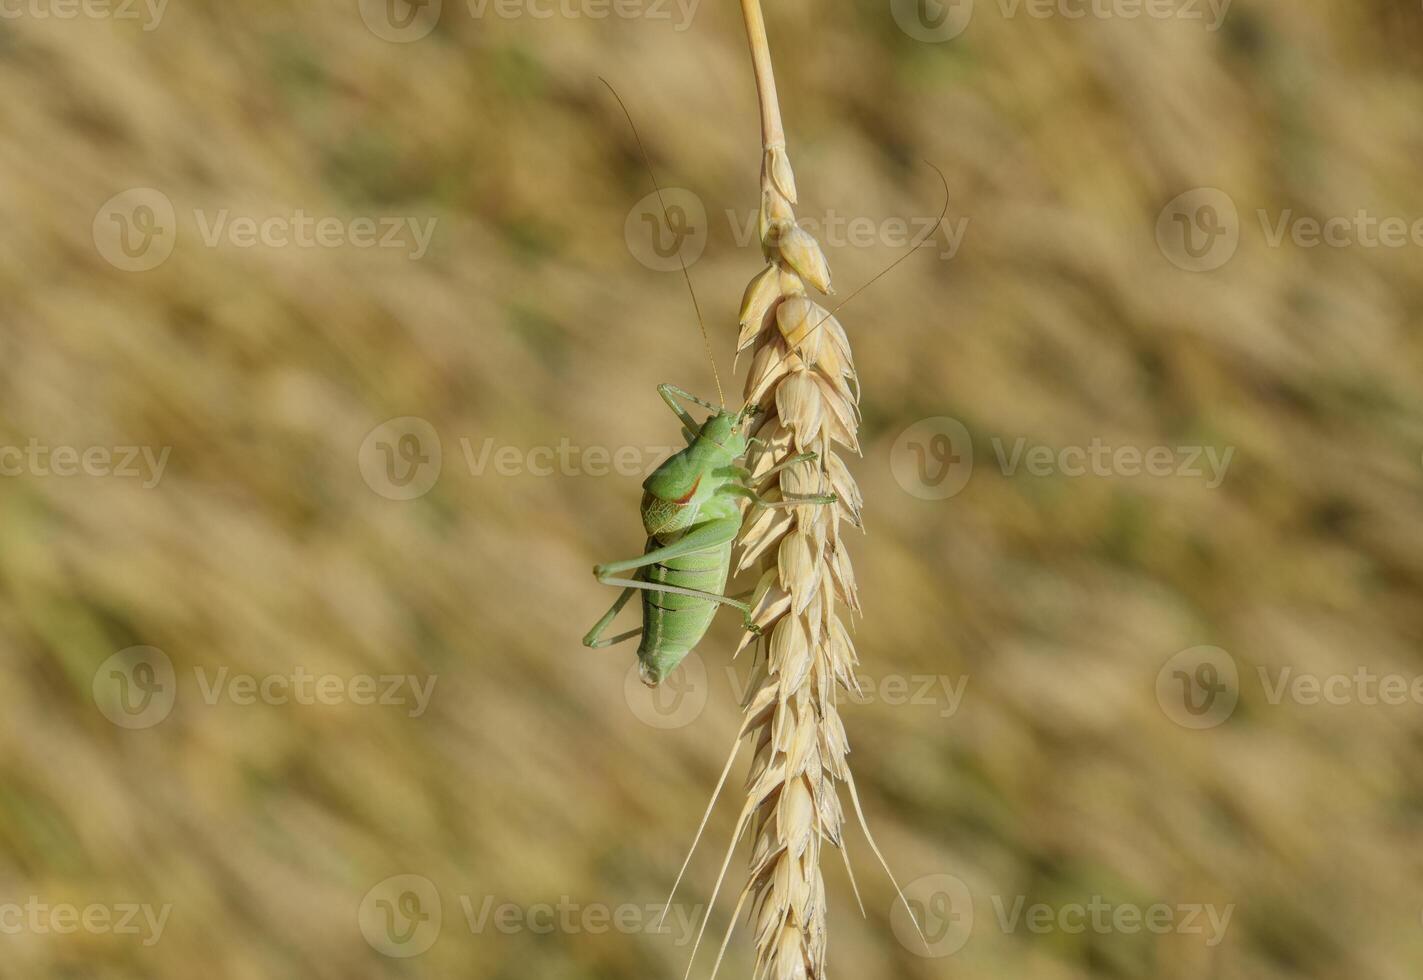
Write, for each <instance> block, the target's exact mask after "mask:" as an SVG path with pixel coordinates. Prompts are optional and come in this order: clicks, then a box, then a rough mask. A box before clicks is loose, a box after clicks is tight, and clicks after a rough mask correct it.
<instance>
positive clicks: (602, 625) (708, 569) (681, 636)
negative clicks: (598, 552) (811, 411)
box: [583, 384, 836, 685]
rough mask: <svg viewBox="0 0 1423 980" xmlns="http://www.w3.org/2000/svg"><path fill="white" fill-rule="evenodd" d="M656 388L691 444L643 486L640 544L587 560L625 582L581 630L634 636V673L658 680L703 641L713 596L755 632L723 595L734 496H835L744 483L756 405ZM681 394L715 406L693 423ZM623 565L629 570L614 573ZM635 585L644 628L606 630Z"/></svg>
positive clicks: (611, 581)
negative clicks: (643, 542)
mask: <svg viewBox="0 0 1423 980" xmlns="http://www.w3.org/2000/svg"><path fill="white" fill-rule="evenodd" d="M657 391H658V394H660V395H661V396H662V400H663V401H665V402H666V403H667V405H668V407H670V408H671V409H672V411H674V412H676V413H677V417H678V418H679V419H681V420H682V425H683V426H685V428H686V432H687V433H688V446H687V448H686V449H684V450H682V451H681V452H679V453H677V454H676V455H674V456H672V457H671V458H670V459H668V460H667V461H666V462H665V463H663V464H662V465H661V466H659V467H658V468H657V470H656V471H655V472H654V473H653V474H652V475H651V476H650V477H648V478H647V481H646V482H645V483H643V485H642V487H643V490H644V494H643V498H642V524H643V528H644V529H645V530H646V531H647V535H648V538H647V546H646V548H645V549H644V551H643V553H642V554H641V555H640V556H639V557H637V558H631V559H628V560H627V561H619V562H613V563H611V564H608V565H598V566H597V567H595V568H594V569H593V574H594V575H596V576H597V578H598V581H599V582H602V583H603V584H604V585H616V586H622V587H623V592H622V594H621V595H620V596H618V599H617V601H616V602H614V603H613V605H612V608H610V609H609V610H608V611H607V613H606V614H604V616H603V618H602V619H600V620H598V622H597V624H596V625H594V627H593V628H592V629H591V630H590V631H589V632H588V635H587V636H585V637H584V638H583V643H584V644H585V645H587V646H590V647H606V646H611V645H613V644H614V643H620V642H622V641H624V640H630V639H632V638H633V637H635V636H639V635H640V636H641V637H642V643H641V644H640V645H639V646H638V650H637V658H638V661H639V665H640V667H639V672H640V673H641V675H642V679H643V681H644V682H645V683H647V684H649V685H656V684H659V683H661V682H662V681H663V680H664V679H665V678H666V677H667V675H668V674H670V673H671V672H672V671H673V670H675V669H676V667H677V665H678V664H680V663H681V662H682V660H683V658H685V657H686V656H687V654H688V653H690V652H691V651H692V648H693V647H695V646H696V645H697V644H698V643H699V642H701V639H702V637H703V636H705V635H706V632H707V630H708V629H709V628H710V627H711V621H712V618H713V617H714V616H715V615H716V609H717V606H718V605H726V606H731V607H732V608H734V609H738V610H740V611H741V614H742V616H743V617H744V623H743V625H744V626H745V627H746V629H748V630H751V631H753V632H759V630H758V628H757V627H756V624H755V623H754V622H752V620H751V607H750V606H749V605H748V604H747V603H746V602H744V601H743V600H742V599H740V598H737V597H733V596H727V595H723V594H722V592H723V590H724V589H725V588H726V579H727V575H728V574H729V572H730V570H731V547H732V543H733V542H734V541H735V540H736V535H737V533H738V532H739V531H740V530H741V520H742V513H741V503H740V500H739V499H738V498H742V499H749V500H751V501H752V507H753V508H761V507H783V506H800V505H805V504H831V503H834V502H835V500H836V498H835V497H834V495H825V496H802V497H789V498H787V499H784V500H778V501H775V502H774V503H768V502H767V501H765V500H763V499H762V498H761V497H760V496H759V495H758V494H757V493H756V491H755V490H754V489H753V488H752V487H751V485H750V484H751V472H750V471H749V470H747V469H746V468H745V467H744V466H742V465H741V461H742V459H743V458H744V457H745V455H746V452H747V450H748V449H749V448H750V446H751V444H752V443H753V441H754V440H753V439H751V438H750V437H748V436H747V434H746V431H745V430H746V426H747V424H748V423H749V422H750V421H751V420H752V419H753V418H754V417H755V415H756V414H757V413H756V411H755V409H754V407H747V408H743V409H742V410H741V411H739V412H729V411H727V410H726V409H725V408H721V409H718V408H716V407H715V406H713V405H711V404H709V403H707V402H704V401H702V400H701V399H700V398H697V397H696V396H695V395H691V394H689V393H687V392H685V391H683V390H682V389H680V388H676V387H674V386H672V385H667V384H664V385H659V386H658V388H657ZM678 398H682V399H685V400H687V401H691V402H694V403H696V404H698V405H700V406H702V407H703V408H707V409H710V410H711V411H712V413H713V414H712V416H711V417H710V418H708V419H707V420H706V422H704V423H702V424H700V425H698V424H697V422H696V420H695V419H693V418H692V416H691V415H690V414H688V412H687V411H686V409H684V408H683V407H682V406H681V405H680V404H678V401H677V399H678ZM814 459H815V454H814V453H804V454H801V455H798V456H792V457H790V458H789V459H787V460H785V461H784V462H782V463H780V464H779V465H777V466H776V467H774V468H773V469H771V470H768V471H767V472H766V473H765V474H763V476H770V475H771V474H773V473H775V472H777V471H779V470H782V469H785V468H786V467H788V466H793V465H795V464H797V463H802V462H808V461H811V460H814ZM623 572H632V573H633V576H632V577H631V578H616V577H614V576H616V575H618V574H619V573H623ZM637 590H641V591H642V592H643V599H642V623H643V625H642V628H641V629H636V630H632V631H631V632H628V633H623V634H622V635H620V636H615V637H613V638H612V639H609V640H604V639H602V635H603V632H604V630H606V629H607V628H608V625H609V624H610V623H612V621H613V618H614V617H616V616H617V614H618V613H619V612H620V611H621V610H622V608H623V606H625V605H627V603H628V600H629V599H631V598H632V595H633V592H634V591H637Z"/></svg>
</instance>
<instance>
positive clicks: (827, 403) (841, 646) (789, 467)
mask: <svg viewBox="0 0 1423 980" xmlns="http://www.w3.org/2000/svg"><path fill="white" fill-rule="evenodd" d="M741 9H742V14H743V16H744V18H745V21H746V33H747V37H748V39H749V41H750V44H751V57H752V64H753V66H754V68H755V72H756V88H757V93H758V96H759V101H760V109H761V140H762V150H763V153H762V162H761V206H760V222H759V229H760V235H761V244H762V249H763V251H764V253H765V256H766V260H767V265H766V268H765V269H764V270H763V271H762V272H761V273H760V274H759V275H757V276H756V277H755V278H754V279H753V280H752V281H751V284H750V285H749V286H748V287H747V289H746V294H745V297H744V298H743V300H742V304H741V315H740V335H739V337H738V339H737V344H736V349H737V353H738V355H740V354H741V353H742V352H744V351H747V350H751V351H752V352H753V353H752V359H751V368H750V372H749V374H748V377H747V380H746V400H747V404H748V405H754V406H757V407H758V408H759V409H760V410H761V412H762V415H761V421H760V424H759V426H758V428H757V432H756V435H757V437H758V438H759V439H760V440H761V443H760V444H758V445H757V447H756V448H754V449H753V451H752V453H751V455H750V469H751V471H752V474H753V476H754V477H755V480H754V481H753V483H754V485H755V488H756V490H757V493H758V494H759V495H760V496H761V497H762V498H764V499H765V500H767V501H769V502H776V503H779V504H781V506H776V507H766V508H764V509H761V510H759V511H757V512H753V514H752V515H751V518H750V520H749V521H748V523H747V525H746V527H745V528H744V529H743V532H742V537H741V542H740V544H741V557H740V563H739V568H738V571H740V570H744V569H746V568H749V567H751V566H752V565H756V564H758V563H759V564H760V566H761V569H762V573H761V577H760V581H759V583H758V584H757V587H756V591H755V593H754V598H753V601H752V609H753V615H754V618H755V621H756V624H757V625H758V626H759V627H760V629H761V632H760V633H759V634H754V633H747V634H746V636H745V638H744V639H743V641H742V644H741V649H745V648H746V647H747V646H749V645H751V644H752V643H753V642H754V643H755V644H756V648H757V652H758V656H757V657H756V658H755V661H754V663H753V665H752V668H751V679H750V684H749V685H748V688H747V700H746V704H745V705H744V706H743V708H744V719H743V724H742V732H741V737H743V738H745V739H747V740H748V741H749V742H750V743H751V745H752V751H753V757H752V764H751V771H750V774H749V776H748V778H747V784H746V785H747V796H746V801H745V804H744V806H743V807H742V810H741V813H740V816H739V818H738V820H737V824H736V830H735V832H734V834H733V837H732V847H734V846H735V845H736V842H737V841H738V840H739V839H740V838H741V837H742V836H743V835H744V834H746V833H748V832H749V833H750V836H751V840H752V848H751V863H750V873H749V876H748V881H747V883H746V886H745V888H743V889H742V892H741V895H740V897H739V898H738V900H737V904H736V910H737V911H736V913H733V916H732V924H731V925H730V926H728V929H727V937H728V938H729V937H730V933H731V928H732V927H734V924H735V920H736V915H737V914H739V912H740V910H741V909H742V908H743V907H745V906H746V904H747V903H748V902H749V903H750V922H751V926H752V929H753V937H754V941H755V944H756V965H755V970H754V973H753V976H754V977H755V978H757V980H760V978H769V980H817V978H821V977H824V976H825V973H826V971H825V961H826V945H827V932H826V921H825V917H826V903H825V882H824V879H823V877H822V875H821V872H820V856H821V846H822V845H823V844H825V843H829V844H831V845H832V846H834V847H836V848H839V849H840V850H841V851H842V854H843V851H844V848H843V841H842V834H841V830H842V824H843V822H844V813H843V811H842V809H841V806H840V798H839V794H838V792H837V789H838V785H839V783H844V784H845V785H846V788H847V789H848V790H849V791H850V794H851V799H852V800H853V802H854V805H855V812H856V815H857V816H858V817H859V820H860V823H861V826H862V827H863V826H864V816H863V813H862V812H861V809H860V804H859V799H858V794H857V793H856V790H855V784H854V781H853V778H852V777H851V775H850V770H849V766H848V765H847V763H846V756H847V754H848V753H849V746H848V744H847V742H846V738H845V729H844V726H843V725H842V724H841V722H840V716H839V712H838V710H837V708H836V692H837V688H839V687H844V688H845V689H847V690H848V691H851V692H855V693H859V685H858V682H857V681H856V679H855V674H854V668H855V666H856V664H857V663H858V659H857V657H856V655H855V647H854V644H853V642H852V641H851V639H850V633H849V630H848V629H847V628H846V625H845V622H844V619H843V618H842V615H841V613H842V612H846V613H847V614H848V613H849V612H858V611H859V607H860V603H859V597H858V593H857V590H856V586H855V574H854V570H853V569H852V567H851V565H850V557H849V554H848V552H847V551H846V549H845V545H844V542H843V540H842V538H841V532H842V530H844V529H845V528H847V527H849V526H855V527H859V526H860V525H861V518H860V510H861V505H862V500H861V497H860V491H859V488H858V487H857V486H856V485H855V481H854V478H853V477H851V476H850V471H849V469H848V468H847V467H846V466H845V463H844V461H843V460H842V459H841V457H840V453H841V452H842V451H849V452H853V453H858V452H859V437H858V430H859V425H860V411H859V382H858V378H857V376H856V373H855V365H854V361H853V360H852V358H851V354H850V344H849V340H848V338H847V337H846V335H845V330H844V328H843V327H842V326H841V325H840V322H839V321H838V320H836V319H835V317H834V316H833V315H832V314H831V313H830V312H828V311H826V310H825V309H823V308H822V307H821V306H820V305H819V304H817V303H816V302H815V301H814V300H812V299H811V298H810V297H809V296H808V295H807V286H810V287H813V288H814V289H815V290H817V291H818V292H820V293H830V292H831V291H832V290H831V286H830V269H829V266H828V265H827V263H826V261H825V255H824V253H823V252H822V251H821V248H820V245H819V243H818V242H816V240H815V239H814V237H812V236H811V235H810V234H809V233H808V232H807V231H806V230H805V229H804V228H802V227H801V226H800V225H799V224H798V223H797V221H796V217H795V211H794V206H795V203H796V187H795V176H794V174H793V173H792V170H791V164H790V158H789V157H788V156H787V154H786V141H785V131H784V128H783V126H782V123H781V114H780V107H779V103H778V100H777V96H776V83H775V76H774V74H773V72H772V68H771V53H770V48H769V45H768V43H767V39H766V26H765V21H764V18H763V16H762V13H761V7H760V3H759V0H742V2H741ZM810 453H813V454H814V457H813V458H810V459H804V460H802V461H800V462H794V461H793V459H794V458H796V457H803V456H805V455H806V454H810ZM829 495H833V497H834V502H832V503H809V502H807V503H803V504H797V503H794V502H793V501H796V500H799V499H806V498H813V497H820V498H822V499H823V498H824V497H826V496H829ZM758 636H759V637H761V639H758ZM737 652H738V653H740V650H738V651H737ZM865 833H866V837H867V838H869V830H868V828H867V827H866V828H865ZM870 845H871V848H872V849H873V850H874V853H875V855H876V857H878V858H879V859H880V862H881V864H883V863H884V859H883V857H882V856H880V852H879V848H878V847H877V846H875V844H874V841H873V838H870ZM729 857H730V850H728V852H727V858H728V859H729ZM846 866H847V867H848V866H849V862H848V859H847V860H846ZM724 869H725V862H724V863H723V871H724ZM885 870H886V871H888V868H887V867H886V869H885ZM892 878H893V876H892V875H891V879H892ZM851 881H852V882H853V875H852V876H851ZM897 887H898V886H897V885H896V888H897ZM718 888H720V881H718ZM858 897H859V896H858V889H857V891H856V898H857V899H858ZM712 901H713V902H715V896H713V899H712ZM911 914H912V913H911ZM703 926H705V923H703ZM726 942H727V940H726V939H723V941H722V950H723V952H724V951H725V948H726ZM720 962H721V956H720V955H718V957H717V963H718V965H719V964H720ZM714 976H715V970H714V971H713V977H714Z"/></svg>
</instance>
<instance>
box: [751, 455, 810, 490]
mask: <svg viewBox="0 0 1423 980" xmlns="http://www.w3.org/2000/svg"><path fill="white" fill-rule="evenodd" d="M819 458H820V454H819V453H801V454H800V455H799V456H791V457H790V458H788V459H783V460H781V461H780V462H779V463H777V464H776V465H775V466H772V467H771V468H770V469H769V470H767V471H766V472H764V473H762V474H761V475H760V476H758V477H755V479H757V480H764V479H765V478H766V477H768V476H774V475H775V474H777V473H779V472H781V470H784V469H788V468H789V467H792V466H795V465H796V464H797V463H810V462H814V461H815V460H817V459H819ZM742 482H744V483H750V482H751V481H750V480H749V479H748V480H744V481H742Z"/></svg>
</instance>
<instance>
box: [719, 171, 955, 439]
mask: <svg viewBox="0 0 1423 980" xmlns="http://www.w3.org/2000/svg"><path fill="white" fill-rule="evenodd" d="M924 162H925V163H927V164H929V166H930V167H931V168H932V169H933V171H934V173H936V174H938V175H939V180H940V181H941V182H942V183H943V185H944V206H943V208H942V209H940V211H939V220H938V221H935V222H934V226H933V227H932V228H930V229H929V230H928V231H926V232H925V233H924V235H923V236H922V237H921V238H920V239H919V240H918V241H917V242H915V243H914V244H913V245H910V246H909V247H908V248H907V249H905V250H904V254H903V255H901V256H900V257H899V258H897V259H895V260H894V261H893V262H891V263H890V264H889V265H887V266H885V267H884V268H883V269H881V270H880V271H879V272H877V273H875V275H874V276H873V277H872V278H871V279H870V280H869V281H868V282H866V283H864V284H863V285H861V286H860V287H859V288H858V289H856V290H855V291H854V292H853V293H851V294H850V295H849V296H846V297H845V298H844V299H843V300H841V301H840V303H839V305H837V306H836V307H835V309H833V310H831V311H830V312H828V313H826V314H825V316H823V317H821V318H820V321H819V322H818V323H816V325H815V326H813V327H811V328H810V329H809V330H808V331H806V334H805V336H804V337H802V338H801V341H800V344H797V345H796V346H797V347H799V346H801V345H803V344H804V343H805V342H806V341H807V340H809V339H810V337H811V335H812V334H814V333H815V332H816V331H817V330H819V329H820V328H821V327H823V326H825V324H826V323H827V322H828V321H829V320H830V318H831V317H833V316H834V315H835V314H836V313H839V312H840V311H841V310H843V309H844V308H845V307H846V306H847V305H849V303H850V301H851V300H852V299H854V298H855V297H856V296H858V295H860V294H861V293H863V292H864V291H865V290H866V289H869V288H870V287H871V286H873V285H874V284H875V283H876V282H878V281H879V280H880V279H883V278H884V277H885V276H887V275H889V273H890V271H891V270H892V269H894V267H895V266H897V265H899V263H901V262H903V261H904V260H905V259H907V258H909V256H911V255H913V254H914V253H915V252H917V251H919V250H920V249H921V248H923V247H924V246H925V245H927V244H928V243H929V239H930V238H932V237H934V233H935V232H936V231H938V230H939V228H940V227H942V226H943V223H944V217H945V215H947V214H948V213H949V181H948V178H947V177H945V176H944V172H943V171H942V170H940V169H939V168H938V167H935V166H934V165H933V164H932V163H929V161H928V160H925V161H924ZM791 353H793V351H792V350H787V351H786V353H785V354H782V355H780V356H779V357H777V358H776V359H775V360H774V361H772V362H771V367H772V368H774V367H776V366H777V365H778V364H780V363H781V362H782V361H784V360H785V359H786V357H787V356H788V355H790V354H791ZM750 405H751V402H750V401H749V400H748V401H747V402H746V404H745V405H743V406H742V407H741V410H742V411H743V412H744V411H746V409H747V408H749V407H750Z"/></svg>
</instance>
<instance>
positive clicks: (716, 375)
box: [598, 75, 948, 409]
mask: <svg viewBox="0 0 1423 980" xmlns="http://www.w3.org/2000/svg"><path fill="white" fill-rule="evenodd" d="M598 81H600V82H602V83H603V84H604V85H606V86H608V91H609V92H612V93H613V98H615V99H617V100H618V105H619V106H620V107H621V108H622V110H623V115H624V116H626V117H627V121H628V125H629V126H630V127H632V136H633V139H635V140H637V149H638V152H639V153H641V154H642V162H643V164H645V165H646V167H647V175H648V176H649V177H651V178H652V186H653V188H655V189H656V191H657V204H658V206H659V207H661V208H662V220H663V221H665V222H666V223H667V227H668V229H669V230H670V229H671V227H672V218H671V217H670V216H669V215H668V214H667V202H666V201H664V200H663V199H662V186H661V185H660V184H658V183H657V173H656V172H655V171H654V170H653V169H652V160H651V159H649V157H648V155H647V147H645V146H643V145H642V136H641V135H640V134H639V133H638V131H637V123H635V122H633V121H632V113H631V112H629V111H628V107H627V103H625V102H624V101H623V97H622V96H621V95H619V94H618V90H617V89H615V88H613V86H612V83H611V82H609V81H608V80H607V79H606V78H604V77H603V76H602V75H599V76H598ZM944 186H945V189H947V187H948V185H947V184H945V185H944ZM677 262H678V264H679V265H681V267H682V278H683V279H685V280H687V292H689V293H691V294H692V308H693V309H694V310H696V311H697V326H698V327H700V328H701V331H702V344H703V345H704V346H705V347H706V351H707V361H708V362H710V364H711V369H712V378H713V379H714V380H715V381H716V397H717V401H719V402H720V403H721V407H722V408H723V409H724V408H726V395H725V393H724V392H723V391H722V390H721V372H719V371H718V370H717V369H716V358H715V357H713V356H712V345H711V338H710V337H709V336H707V325H706V321H705V320H703V319H702V307H701V304H699V303H698V302H697V291H696V290H695V289H693V288H692V275H691V273H689V272H688V271H687V260H686V259H684V258H682V249H681V247H680V244H679V247H678V249H677Z"/></svg>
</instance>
